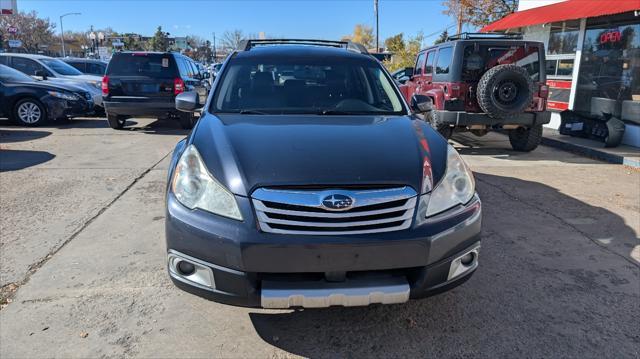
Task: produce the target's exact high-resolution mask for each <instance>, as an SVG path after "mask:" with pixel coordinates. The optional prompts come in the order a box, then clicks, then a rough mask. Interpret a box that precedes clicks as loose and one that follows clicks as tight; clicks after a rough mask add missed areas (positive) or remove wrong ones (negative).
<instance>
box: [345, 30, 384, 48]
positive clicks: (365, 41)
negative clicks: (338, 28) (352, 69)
mask: <svg viewBox="0 0 640 359" xmlns="http://www.w3.org/2000/svg"><path fill="white" fill-rule="evenodd" d="M341 40H342V41H353V42H357V43H359V44H362V45H364V47H366V48H367V49H370V48H372V47H375V46H376V44H375V39H374V37H373V28H372V27H371V26H367V25H364V24H357V25H356V26H355V27H354V28H353V34H352V35H346V36H343V37H342V39H341Z"/></svg>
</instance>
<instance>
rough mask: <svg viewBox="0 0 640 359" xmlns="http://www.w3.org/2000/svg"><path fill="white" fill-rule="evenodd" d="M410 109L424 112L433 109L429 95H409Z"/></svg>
mask: <svg viewBox="0 0 640 359" xmlns="http://www.w3.org/2000/svg"><path fill="white" fill-rule="evenodd" d="M411 110H412V111H413V112H415V113H425V112H429V111H431V110H433V101H432V100H431V97H428V96H424V95H413V96H411Z"/></svg>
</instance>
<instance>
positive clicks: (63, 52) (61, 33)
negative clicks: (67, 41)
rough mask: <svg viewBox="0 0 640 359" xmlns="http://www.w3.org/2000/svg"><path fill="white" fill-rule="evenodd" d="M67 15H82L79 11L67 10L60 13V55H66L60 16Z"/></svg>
mask: <svg viewBox="0 0 640 359" xmlns="http://www.w3.org/2000/svg"><path fill="white" fill-rule="evenodd" d="M68 15H82V14H80V13H79V12H68V13H66V14H62V15H60V40H61V41H62V57H65V56H66V53H65V51H64V28H63V27H62V18H63V17H65V16H68Z"/></svg>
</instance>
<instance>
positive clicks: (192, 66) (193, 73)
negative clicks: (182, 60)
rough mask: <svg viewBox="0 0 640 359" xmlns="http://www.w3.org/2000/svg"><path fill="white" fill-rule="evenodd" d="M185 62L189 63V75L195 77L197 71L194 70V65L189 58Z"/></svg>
mask: <svg viewBox="0 0 640 359" xmlns="http://www.w3.org/2000/svg"><path fill="white" fill-rule="evenodd" d="M187 64H189V68H190V69H191V71H189V77H191V78H194V77H196V74H197V73H198V71H197V70H196V66H195V65H194V64H193V62H191V61H189V60H187Z"/></svg>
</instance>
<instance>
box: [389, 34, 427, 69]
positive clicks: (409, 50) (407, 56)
mask: <svg viewBox="0 0 640 359" xmlns="http://www.w3.org/2000/svg"><path fill="white" fill-rule="evenodd" d="M423 40H424V35H423V34H422V32H419V33H418V34H416V36H415V37H412V38H409V39H407V40H404V36H403V34H401V33H400V34H398V35H395V36H392V37H390V38H388V39H386V40H385V42H384V44H385V46H386V48H387V50H388V51H390V52H392V53H393V56H392V57H391V59H390V60H385V61H384V62H383V63H384V66H385V67H386V68H387V69H388V70H389V71H392V72H393V71H395V70H398V69H401V68H405V67H413V65H414V63H415V61H416V56H417V55H418V52H420V49H421V48H422V41H423Z"/></svg>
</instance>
